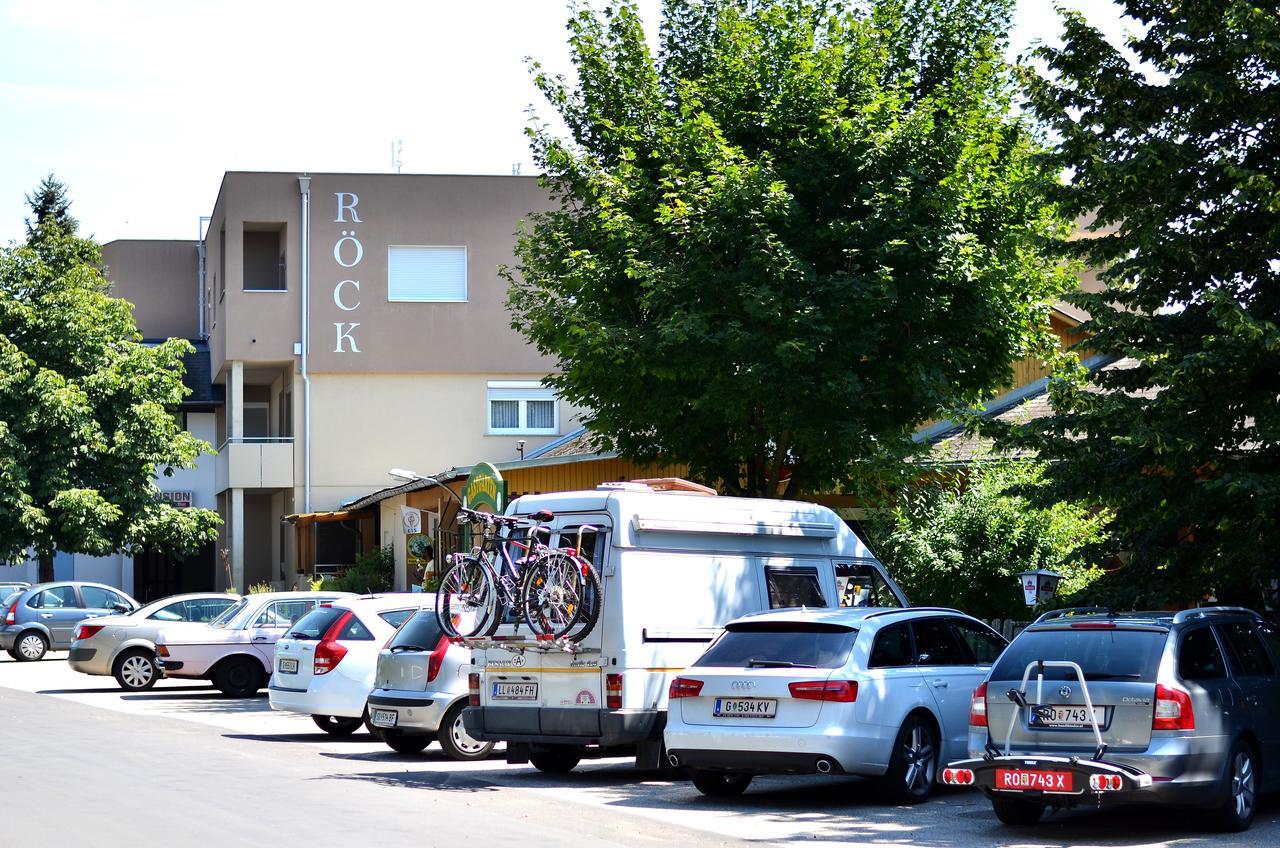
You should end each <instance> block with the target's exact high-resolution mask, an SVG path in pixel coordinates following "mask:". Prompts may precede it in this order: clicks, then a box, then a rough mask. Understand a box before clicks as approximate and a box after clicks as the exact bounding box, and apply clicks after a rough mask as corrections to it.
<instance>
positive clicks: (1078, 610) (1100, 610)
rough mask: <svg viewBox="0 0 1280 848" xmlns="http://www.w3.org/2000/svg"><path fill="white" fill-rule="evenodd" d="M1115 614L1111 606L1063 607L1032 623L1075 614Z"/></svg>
mask: <svg viewBox="0 0 1280 848" xmlns="http://www.w3.org/2000/svg"><path fill="white" fill-rule="evenodd" d="M1115 614H1116V611H1115V610H1114V609H1111V608H1110V607H1063V608H1062V609H1055V610H1049V611H1048V612H1046V613H1044V614H1042V615H1041V616H1040V617H1039V618H1037V619H1036V620H1035V621H1033V622H1031V623H1032V624H1040V623H1041V622H1044V621H1053V620H1054V619H1055V618H1068V617H1070V616H1073V615H1109V616H1115Z"/></svg>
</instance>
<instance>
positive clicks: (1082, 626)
mask: <svg viewBox="0 0 1280 848" xmlns="http://www.w3.org/2000/svg"><path fill="white" fill-rule="evenodd" d="M1071 629H1072V630H1115V629H1116V623H1115V622H1114V621H1077V622H1076V623H1074V624H1072V625H1071Z"/></svg>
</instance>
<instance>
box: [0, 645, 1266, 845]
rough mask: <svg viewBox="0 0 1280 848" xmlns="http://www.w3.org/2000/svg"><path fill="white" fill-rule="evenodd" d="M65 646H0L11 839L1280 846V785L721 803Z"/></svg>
mask: <svg viewBox="0 0 1280 848" xmlns="http://www.w3.org/2000/svg"><path fill="white" fill-rule="evenodd" d="M51 656H52V659H47V660H45V661H43V662H40V663H13V662H10V661H9V660H8V658H7V657H4V658H3V661H0V775H3V785H4V794H3V799H4V804H3V809H4V810H5V811H6V812H5V814H4V815H3V816H0V846H10V845H14V846H17V845H40V846H56V847H57V848H60V846H64V845H67V846H70V845H84V846H95V848H96V847H97V846H102V848H113V846H122V848H123V847H124V846H127V848H145V846H153V845H154V846H161V845H163V846H182V845H197V844H199V845H202V846H207V845H209V844H216V845H220V846H222V845H225V846H239V845H254V846H257V845H272V846H273V848H292V846H295V845H296V846H306V848H317V846H330V845H351V846H357V845H359V846H366V845H368V846H377V848H384V846H385V848H393V847H394V846H399V845H413V846H415V848H417V846H429V845H451V846H456V845H459V844H464V843H466V842H471V843H473V844H475V846H476V848H481V846H484V848H487V846H489V845H496V844H499V843H500V842H507V843H516V842H519V843H520V844H522V845H523V844H538V845H546V846H555V845H569V844H574V845H578V844H581V843H583V842H584V841H586V840H590V843H591V844H593V845H600V846H614V845H616V846H652V845H654V844H656V843H666V844H669V845H681V846H683V845H699V846H720V845H723V846H739V845H746V844H748V843H753V844H757V845H758V844H761V843H763V844H778V845H785V844H788V843H800V842H803V843H804V844H806V845H842V846H859V845H918V846H937V847H938V848H970V846H989V845H1007V846H1041V845H1043V846H1080V847H1081V848H1084V846H1124V847H1125V848H1146V847H1147V846H1151V847H1152V848H1155V846H1199V845H1204V846H1208V845H1215V846H1216V845H1229V846H1274V845H1276V844H1278V843H1280V803H1278V802H1277V801H1275V800H1273V801H1271V802H1270V803H1268V804H1267V805H1266V806H1265V807H1264V808H1263V810H1262V814H1261V815H1260V817H1259V820H1258V822H1257V823H1256V824H1255V825H1254V828H1253V829H1252V830H1251V831H1250V832H1249V833H1247V834H1242V835H1237V836H1231V837H1223V836H1221V835H1219V834H1215V833H1212V832H1207V831H1204V830H1202V829H1199V828H1200V825H1199V822H1198V820H1197V817H1196V816H1195V814H1194V813H1190V812H1188V813H1181V812H1177V811H1166V810H1161V811H1159V812H1154V813H1153V812H1151V811H1115V812H1106V813H1101V814H1097V813H1085V812H1075V813H1070V814H1066V815H1059V816H1056V817H1053V818H1051V819H1049V820H1047V821H1046V822H1045V823H1044V824H1042V825H1041V826H1039V827H1037V828H1034V829H1030V830H1021V831H1013V830H1009V829H1006V828H1003V827H1002V826H1000V825H999V824H998V823H997V822H996V821H995V819H994V818H993V817H992V815H991V811H990V806H989V805H988V804H987V803H986V802H985V801H984V800H983V799H982V798H981V796H979V795H977V794H975V793H971V792H955V791H944V792H942V793H940V795H939V797H938V798H936V799H935V800H933V801H931V802H930V803H928V804H924V805H921V806H919V807H885V806H882V805H879V804H877V803H876V802H875V801H874V800H873V799H872V798H871V797H870V793H869V792H868V791H867V786H866V784H864V783H863V782H861V781H859V780H857V779H852V778H839V779H837V778H820V777H812V778H760V779H757V780H756V782H755V783H753V784H752V787H751V789H750V790H749V791H748V792H747V794H746V795H745V796H743V797H742V798H737V799H732V800H729V801H719V800H712V799H708V798H704V797H702V796H701V795H699V794H698V793H697V792H696V791H695V790H694V789H693V788H692V787H691V786H689V785H688V784H687V783H680V782H676V783H672V782H670V781H666V780H662V779H659V778H658V777H657V776H656V775H652V774H642V773H637V772H635V771H634V770H633V769H632V768H631V767H630V766H629V764H628V763H626V762H624V761H621V760H604V761H599V762H595V763H589V764H586V765H584V766H582V767H580V768H579V769H578V770H577V771H575V772H574V773H573V774H570V775H566V776H559V777H547V776H544V775H542V774H540V773H539V772H537V771H536V770H534V769H532V768H530V767H528V766H508V765H507V764H506V763H505V762H504V761H503V760H502V759H501V757H495V758H492V759H490V760H488V761H486V762H482V763H471V764H464V765H459V764H454V763H452V762H451V761H448V760H445V759H444V758H443V757H442V756H441V755H440V754H439V753H438V752H437V751H436V749H435V748H434V746H433V747H432V748H430V749H428V750H427V752H426V753H425V754H423V755H420V756H403V755H400V754H395V753H394V752H392V751H390V750H389V749H387V748H386V747H385V746H384V745H382V744H380V743H377V742H375V741H373V740H372V739H371V738H370V737H369V736H367V735H366V734H364V733H359V734H357V735H356V736H354V737H352V738H350V739H348V740H338V739H334V738H332V737H328V736H325V735H324V734H322V733H320V732H319V731H317V730H316V728H315V726H314V725H313V724H312V723H311V722H310V720H309V719H307V718H305V717H302V716H293V715H288V714H282V713H275V712H272V711H271V709H270V707H269V706H268V704H267V701H266V698H263V697H260V698H253V699H246V700H231V699H227V698H224V697H222V696H221V695H220V694H219V693H217V692H216V691H214V690H212V689H210V688H208V687H207V686H203V685H195V686H193V685H190V684H189V683H187V682H185V681H184V682H177V681H162V682H161V683H160V684H159V685H158V686H157V687H156V688H155V689H154V690H152V691H150V692H145V693H138V694H133V695H129V694H125V693H123V692H121V691H120V690H119V689H117V688H115V683H114V681H112V680H111V679H109V678H91V677H86V676H83V675H80V674H77V673H75V672H72V671H71V670H70V669H69V668H68V667H67V665H66V663H65V662H63V661H62V658H63V657H65V656H66V655H65V654H53V655H51Z"/></svg>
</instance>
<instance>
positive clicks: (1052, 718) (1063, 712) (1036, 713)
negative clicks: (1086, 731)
mask: <svg viewBox="0 0 1280 848" xmlns="http://www.w3.org/2000/svg"><path fill="white" fill-rule="evenodd" d="M1106 714H1107V710H1106V707H1094V708H1093V715H1094V717H1096V718H1097V719H1098V727H1099V728H1101V727H1102V726H1103V725H1104V724H1105V723H1106V721H1105V717H1106ZM1031 726H1032V727H1092V726H1093V725H1092V724H1090V722H1089V709H1088V707H1072V706H1064V705H1062V704H1042V705H1041V706H1038V707H1032V708H1031Z"/></svg>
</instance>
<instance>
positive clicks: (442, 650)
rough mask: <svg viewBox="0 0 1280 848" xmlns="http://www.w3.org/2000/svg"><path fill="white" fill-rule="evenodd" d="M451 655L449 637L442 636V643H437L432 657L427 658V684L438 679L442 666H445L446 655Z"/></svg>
mask: <svg viewBox="0 0 1280 848" xmlns="http://www.w3.org/2000/svg"><path fill="white" fill-rule="evenodd" d="M447 653H449V637H448V636H441V637H440V641H439V642H437V643H436V649H435V650H434V651H432V652H431V656H429V657H427V682H428V683H430V682H431V681H433V680H435V679H436V675H437V674H439V673H440V666H441V665H443V664H444V655H445V654H447Z"/></svg>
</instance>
